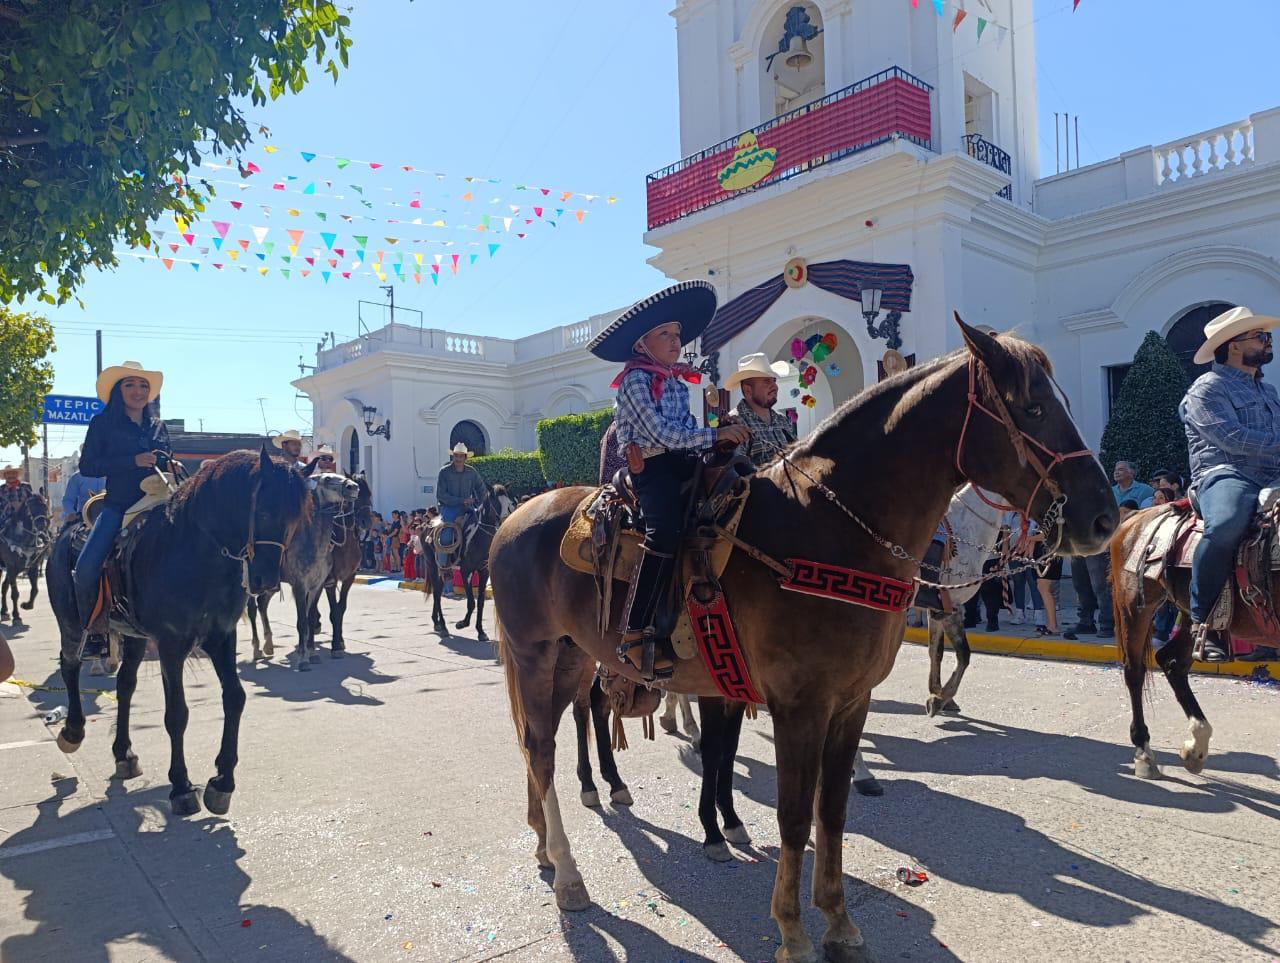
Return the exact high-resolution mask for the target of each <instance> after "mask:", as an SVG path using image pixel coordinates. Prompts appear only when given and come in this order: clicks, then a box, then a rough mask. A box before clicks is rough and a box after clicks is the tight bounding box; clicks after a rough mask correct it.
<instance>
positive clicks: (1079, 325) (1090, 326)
mask: <svg viewBox="0 0 1280 963" xmlns="http://www.w3.org/2000/svg"><path fill="white" fill-rule="evenodd" d="M1058 321H1059V323H1060V324H1061V325H1062V326H1063V327H1064V328H1066V329H1067V330H1068V331H1072V332H1075V333H1076V334H1086V333H1088V334H1092V333H1093V332H1095V331H1103V330H1105V329H1107V328H1123V327H1124V326H1125V323H1124V319H1123V318H1121V317H1120V316H1119V315H1118V314H1116V313H1115V312H1114V311H1112V310H1111V309H1110V308H1098V309H1097V310H1095V311H1082V312H1080V313H1079V314H1069V315H1067V316H1066V317H1064V318H1059V319H1058Z"/></svg>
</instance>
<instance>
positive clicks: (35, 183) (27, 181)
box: [22, 177, 40, 187]
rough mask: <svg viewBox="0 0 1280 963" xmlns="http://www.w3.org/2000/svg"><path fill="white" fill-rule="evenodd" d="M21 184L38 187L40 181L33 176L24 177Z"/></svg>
mask: <svg viewBox="0 0 1280 963" xmlns="http://www.w3.org/2000/svg"><path fill="white" fill-rule="evenodd" d="M22 186H23V187H39V186H40V182H39V181H38V180H36V179H35V178H34V177H24V178H23V179H22Z"/></svg>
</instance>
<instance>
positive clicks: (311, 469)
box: [302, 458, 320, 478]
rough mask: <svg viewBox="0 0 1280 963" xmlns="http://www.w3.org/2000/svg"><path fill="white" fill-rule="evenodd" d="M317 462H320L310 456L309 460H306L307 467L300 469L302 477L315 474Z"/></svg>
mask: <svg viewBox="0 0 1280 963" xmlns="http://www.w3.org/2000/svg"><path fill="white" fill-rule="evenodd" d="M319 464H320V460H319V459H317V458H312V459H311V460H310V461H309V462H307V467H306V468H304V469H302V477H303V478H310V477H311V476H312V475H313V474H315V470H316V466H317V465H319Z"/></svg>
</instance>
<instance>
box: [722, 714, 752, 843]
mask: <svg viewBox="0 0 1280 963" xmlns="http://www.w3.org/2000/svg"><path fill="white" fill-rule="evenodd" d="M746 714H747V704H746V703H745V702H732V703H729V704H728V705H727V706H726V707H725V725H724V733H723V735H722V739H721V742H720V761H719V763H718V764H717V766H716V807H717V808H718V809H719V810H720V818H721V819H723V820H724V837H725V839H727V840H729V842H731V843H735V844H737V845H739V846H750V845H751V837H750V836H749V835H748V834H747V827H746V826H744V825H742V820H741V819H740V818H739V817H738V813H737V810H735V809H734V808H733V764H734V762H736V761H737V758H738V738H739V737H740V736H741V735H742V720H743V719H744V718H745V717H746Z"/></svg>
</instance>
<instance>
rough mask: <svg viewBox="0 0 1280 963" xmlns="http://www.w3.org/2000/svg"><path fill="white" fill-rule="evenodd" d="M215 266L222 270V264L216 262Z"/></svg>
mask: <svg viewBox="0 0 1280 963" xmlns="http://www.w3.org/2000/svg"><path fill="white" fill-rule="evenodd" d="M214 267H215V268H217V269H218V270H219V271H221V270H222V265H221V264H215V265H214Z"/></svg>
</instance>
